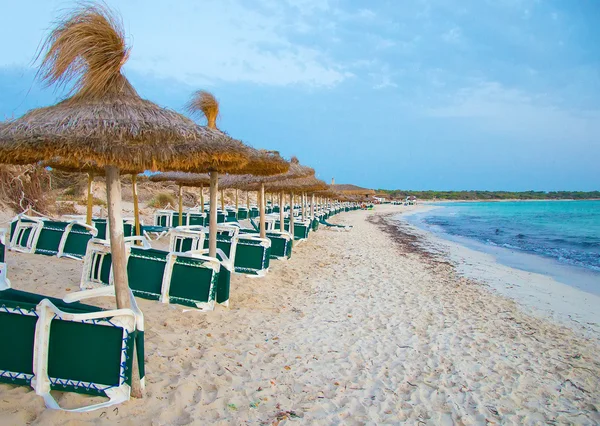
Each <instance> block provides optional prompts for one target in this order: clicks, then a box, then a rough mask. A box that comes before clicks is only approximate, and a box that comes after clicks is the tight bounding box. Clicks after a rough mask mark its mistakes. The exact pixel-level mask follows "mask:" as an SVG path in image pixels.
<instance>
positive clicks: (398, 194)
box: [377, 189, 600, 200]
mask: <svg viewBox="0 0 600 426" xmlns="http://www.w3.org/2000/svg"><path fill="white" fill-rule="evenodd" d="M377 194H378V195H383V194H387V197H389V198H392V199H404V198H406V197H409V196H415V197H417V199H420V200H594V199H596V200H598V199H600V191H589V192H585V191H549V192H545V191H523V192H513V191H406V190H401V189H393V190H390V189H378V190H377Z"/></svg>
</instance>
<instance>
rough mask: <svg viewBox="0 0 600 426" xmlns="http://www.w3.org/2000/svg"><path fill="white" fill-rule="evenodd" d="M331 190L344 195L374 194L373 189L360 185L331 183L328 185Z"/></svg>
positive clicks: (365, 195)
mask: <svg viewBox="0 0 600 426" xmlns="http://www.w3.org/2000/svg"><path fill="white" fill-rule="evenodd" d="M330 188H331V190H332V191H335V192H339V193H340V194H344V195H362V196H363V197H368V196H369V195H375V191H374V190H372V189H368V188H362V187H360V186H356V185H351V184H333V185H330Z"/></svg>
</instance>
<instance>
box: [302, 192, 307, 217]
mask: <svg viewBox="0 0 600 426" xmlns="http://www.w3.org/2000/svg"><path fill="white" fill-rule="evenodd" d="M305 220H306V193H305V192H303V193H302V221H305Z"/></svg>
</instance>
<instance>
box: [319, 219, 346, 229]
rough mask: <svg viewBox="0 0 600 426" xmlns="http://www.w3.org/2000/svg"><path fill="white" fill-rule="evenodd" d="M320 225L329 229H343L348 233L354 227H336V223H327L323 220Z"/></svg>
mask: <svg viewBox="0 0 600 426" xmlns="http://www.w3.org/2000/svg"><path fill="white" fill-rule="evenodd" d="M320 223H321V224H322V225H323V226H326V227H328V228H336V229H343V230H346V231H349V230H350V229H352V226H350V225H336V224H334V223H329V222H327V221H326V220H325V219H321V220H320Z"/></svg>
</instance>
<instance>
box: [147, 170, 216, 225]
mask: <svg viewBox="0 0 600 426" xmlns="http://www.w3.org/2000/svg"><path fill="white" fill-rule="evenodd" d="M149 179H150V180H151V181H152V182H175V183H176V184H177V185H178V186H179V191H178V194H179V225H182V224H183V221H182V220H183V187H184V186H193V187H200V191H201V192H200V204H201V211H202V213H204V185H210V176H209V175H208V173H184V172H163V173H156V174H154V175H151V176H150V177H149Z"/></svg>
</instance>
